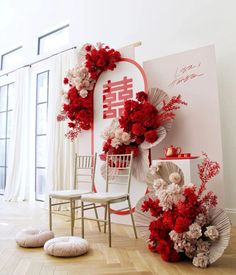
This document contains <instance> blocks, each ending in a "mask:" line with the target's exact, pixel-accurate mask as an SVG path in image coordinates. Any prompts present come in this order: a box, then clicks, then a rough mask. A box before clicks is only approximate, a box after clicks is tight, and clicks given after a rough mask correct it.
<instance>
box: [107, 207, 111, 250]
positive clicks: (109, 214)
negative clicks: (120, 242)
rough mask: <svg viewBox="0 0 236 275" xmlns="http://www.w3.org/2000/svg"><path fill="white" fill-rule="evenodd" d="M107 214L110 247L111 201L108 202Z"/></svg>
mask: <svg viewBox="0 0 236 275" xmlns="http://www.w3.org/2000/svg"><path fill="white" fill-rule="evenodd" d="M107 214H108V237H109V247H111V213H110V203H108V204H107Z"/></svg>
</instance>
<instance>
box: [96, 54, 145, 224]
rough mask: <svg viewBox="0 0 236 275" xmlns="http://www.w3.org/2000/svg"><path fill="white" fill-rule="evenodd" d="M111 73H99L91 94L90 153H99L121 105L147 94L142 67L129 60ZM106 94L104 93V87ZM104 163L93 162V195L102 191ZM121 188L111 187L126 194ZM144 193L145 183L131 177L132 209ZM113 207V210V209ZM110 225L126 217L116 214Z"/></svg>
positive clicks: (100, 161)
mask: <svg viewBox="0 0 236 275" xmlns="http://www.w3.org/2000/svg"><path fill="white" fill-rule="evenodd" d="M116 65H117V67H116V68H115V70H114V71H106V72H103V73H102V74H101V75H100V77H99V79H98V81H97V83H96V86H95V90H94V127H93V130H92V135H93V137H92V146H93V149H92V151H93V152H97V153H98V154H101V153H103V152H102V148H103V143H104V140H103V138H102V137H101V134H102V132H103V131H104V129H105V128H106V127H107V126H109V125H110V124H111V122H112V120H113V119H114V118H119V117H120V115H121V114H122V112H123V107H124V102H125V101H126V100H128V99H135V98H136V92H139V91H147V80H146V76H145V74H144V71H143V69H142V67H141V66H140V65H139V64H138V63H136V62H135V61H134V60H132V59H127V58H124V59H122V61H120V62H118V63H117V64H116ZM108 86H109V87H110V90H109V91H108V92H107V87H108ZM103 164H104V161H102V160H100V158H99V157H98V160H97V172H96V176H95V184H96V189H97V191H105V180H104V178H103V177H102V175H101V172H100V169H101V167H102V165H103ZM122 188H124V186H120V187H119V189H118V188H117V186H114V190H111V191H116V192H127V191H126V190H127V188H126V189H124V190H123V189H122ZM145 190H146V184H145V182H140V181H138V180H136V179H135V178H134V177H132V179H131V192H130V196H131V204H132V206H135V204H136V203H137V201H138V200H139V199H140V197H142V196H143V195H144V193H145ZM116 205H117V206H116ZM116 205H115V207H114V209H117V208H124V207H127V202H124V203H120V204H116ZM116 214H117V215H115V217H114V219H113V221H116V222H120V223H130V216H129V215H128V217H125V216H126V215H127V214H128V212H127V211H119V212H117V213H116Z"/></svg>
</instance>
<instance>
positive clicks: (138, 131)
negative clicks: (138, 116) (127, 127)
mask: <svg viewBox="0 0 236 275" xmlns="http://www.w3.org/2000/svg"><path fill="white" fill-rule="evenodd" d="M145 130H146V128H145V127H143V125H142V124H141V123H138V122H137V123H134V124H133V126H132V129H131V132H132V134H134V135H136V136H142V135H143V134H144V133H145Z"/></svg>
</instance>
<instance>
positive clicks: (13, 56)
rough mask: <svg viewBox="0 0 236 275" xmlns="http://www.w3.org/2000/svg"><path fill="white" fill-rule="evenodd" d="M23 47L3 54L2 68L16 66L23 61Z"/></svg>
mask: <svg viewBox="0 0 236 275" xmlns="http://www.w3.org/2000/svg"><path fill="white" fill-rule="evenodd" d="M22 53H23V47H18V48H16V49H14V50H12V51H9V52H7V53H5V54H3V55H2V56H1V70H5V69H9V68H14V67H16V66H18V65H19V64H21V63H22V61H23V55H22Z"/></svg>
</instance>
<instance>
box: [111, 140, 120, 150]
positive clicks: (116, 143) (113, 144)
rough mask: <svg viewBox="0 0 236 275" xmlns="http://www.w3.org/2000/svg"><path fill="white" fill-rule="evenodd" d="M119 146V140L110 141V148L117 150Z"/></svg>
mask: <svg viewBox="0 0 236 275" xmlns="http://www.w3.org/2000/svg"><path fill="white" fill-rule="evenodd" d="M119 145H120V140H119V139H118V138H113V139H112V140H111V146H112V147H114V148H118V147H119Z"/></svg>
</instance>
